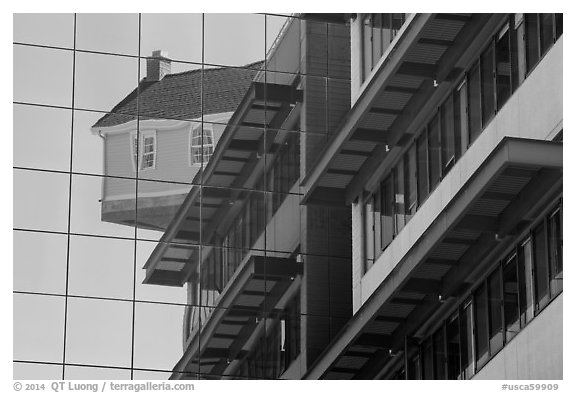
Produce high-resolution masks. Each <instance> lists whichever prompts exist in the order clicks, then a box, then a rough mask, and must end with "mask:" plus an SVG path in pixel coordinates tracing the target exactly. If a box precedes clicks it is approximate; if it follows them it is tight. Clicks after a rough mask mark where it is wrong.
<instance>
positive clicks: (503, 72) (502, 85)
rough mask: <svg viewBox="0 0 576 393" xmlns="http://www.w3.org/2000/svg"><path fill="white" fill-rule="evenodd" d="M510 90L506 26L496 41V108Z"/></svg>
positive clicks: (508, 38) (507, 32)
mask: <svg viewBox="0 0 576 393" xmlns="http://www.w3.org/2000/svg"><path fill="white" fill-rule="evenodd" d="M511 90H512V63H511V60H510V32H509V30H508V27H506V30H505V32H504V33H501V35H500V37H499V38H498V39H497V41H496V91H497V94H496V99H497V104H498V110H500V108H502V106H503V105H504V103H505V102H506V101H507V100H508V98H509V97H510V92H511Z"/></svg>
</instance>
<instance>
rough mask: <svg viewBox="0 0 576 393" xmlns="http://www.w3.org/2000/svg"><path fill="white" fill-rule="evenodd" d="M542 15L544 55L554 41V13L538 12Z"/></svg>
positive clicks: (542, 48)
mask: <svg viewBox="0 0 576 393" xmlns="http://www.w3.org/2000/svg"><path fill="white" fill-rule="evenodd" d="M538 15H539V17H540V53H541V54H542V55H543V54H544V53H546V51H547V50H548V49H550V47H551V46H552V44H553V43H554V14H538Z"/></svg>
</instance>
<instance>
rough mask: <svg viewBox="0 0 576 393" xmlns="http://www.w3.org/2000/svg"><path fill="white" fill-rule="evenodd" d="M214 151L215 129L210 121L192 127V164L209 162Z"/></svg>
mask: <svg viewBox="0 0 576 393" xmlns="http://www.w3.org/2000/svg"><path fill="white" fill-rule="evenodd" d="M213 153H214V129H213V125H212V124H210V123H204V124H202V125H201V126H197V127H194V128H192V130H191V131H190V165H200V164H202V163H206V162H208V160H209V159H210V157H212V154H213Z"/></svg>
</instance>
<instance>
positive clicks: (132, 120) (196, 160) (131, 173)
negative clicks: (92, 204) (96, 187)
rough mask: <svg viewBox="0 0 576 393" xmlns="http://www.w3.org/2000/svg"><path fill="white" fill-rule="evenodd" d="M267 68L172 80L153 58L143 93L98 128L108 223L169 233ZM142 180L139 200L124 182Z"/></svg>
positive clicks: (195, 73) (166, 64)
mask: <svg viewBox="0 0 576 393" xmlns="http://www.w3.org/2000/svg"><path fill="white" fill-rule="evenodd" d="M262 65H263V62H260V63H254V64H249V65H248V66H247V67H248V68H246V69H238V68H208V69H197V70H192V71H186V72H180V73H171V60H170V59H169V58H168V57H167V54H166V53H164V52H162V51H160V50H158V51H154V52H153V53H152V55H151V56H150V57H148V58H147V59H146V77H145V78H143V79H142V81H141V82H140V84H139V86H138V87H137V88H136V89H135V90H134V91H133V92H131V93H130V94H129V95H128V96H127V97H126V98H124V99H123V100H122V101H121V102H120V103H119V104H118V105H116V106H115V107H114V108H113V109H112V110H111V111H110V113H108V114H106V115H104V116H103V117H102V118H101V119H99V120H98V121H97V122H96V124H94V125H93V126H92V132H93V133H94V134H95V135H99V136H100V137H102V139H103V143H104V173H105V175H106V176H107V177H105V178H104V179H103V186H102V221H107V222H111V223H117V224H123V225H130V226H134V225H135V223H136V221H137V223H138V227H140V228H143V229H152V230H165V229H166V227H167V226H168V223H169V222H170V220H171V218H172V217H173V216H174V213H175V211H176V210H177V209H178V207H179V206H180V205H181V203H182V201H183V200H184V198H185V196H186V194H188V192H189V191H190V189H191V186H190V184H191V182H192V180H193V179H194V177H195V176H196V174H197V173H198V171H199V170H200V169H201V167H202V166H203V165H206V163H207V162H208V160H209V159H210V157H211V156H212V153H213V152H214V148H215V146H216V145H217V143H218V141H219V140H220V137H221V136H222V133H223V132H224V129H225V127H226V123H227V122H228V120H229V119H230V116H231V115H232V113H233V112H234V110H235V109H236V108H237V107H238V104H239V103H240V100H241V99H242V97H243V96H244V94H245V93H246V91H247V90H248V88H249V86H250V83H251V82H252V80H253V78H254V76H255V75H256V72H257V69H258V68H260V67H261V66H262ZM222 86H225V87H226V88H225V89H222ZM137 172H138V173H137ZM136 175H138V176H137V177H138V179H140V180H141V181H139V182H138V198H137V199H138V201H136V184H135V183H134V182H130V181H126V179H127V178H128V179H133V178H136ZM136 202H137V203H136ZM136 206H137V208H136ZM136 209H137V211H136Z"/></svg>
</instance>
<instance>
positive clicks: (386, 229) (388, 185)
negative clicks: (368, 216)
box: [382, 176, 394, 248]
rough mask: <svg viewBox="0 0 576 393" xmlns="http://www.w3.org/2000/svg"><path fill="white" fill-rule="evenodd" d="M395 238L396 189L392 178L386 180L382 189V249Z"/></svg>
mask: <svg viewBox="0 0 576 393" xmlns="http://www.w3.org/2000/svg"><path fill="white" fill-rule="evenodd" d="M393 238H394V189H393V188H392V176H388V177H387V178H386V180H384V183H383V187H382V248H385V247H386V246H388V244H390V242H392V239H393Z"/></svg>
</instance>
